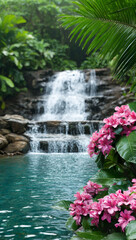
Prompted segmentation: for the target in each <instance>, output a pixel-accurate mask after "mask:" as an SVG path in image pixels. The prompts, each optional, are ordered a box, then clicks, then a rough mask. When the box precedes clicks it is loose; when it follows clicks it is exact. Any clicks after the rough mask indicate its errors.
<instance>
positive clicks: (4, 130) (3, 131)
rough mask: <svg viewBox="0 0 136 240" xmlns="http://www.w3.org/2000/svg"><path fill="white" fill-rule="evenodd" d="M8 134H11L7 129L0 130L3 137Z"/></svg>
mask: <svg viewBox="0 0 136 240" xmlns="http://www.w3.org/2000/svg"><path fill="white" fill-rule="evenodd" d="M9 133H11V131H10V130H9V129H5V128H2V129H0V134H2V135H4V136H5V135H7V134H9Z"/></svg>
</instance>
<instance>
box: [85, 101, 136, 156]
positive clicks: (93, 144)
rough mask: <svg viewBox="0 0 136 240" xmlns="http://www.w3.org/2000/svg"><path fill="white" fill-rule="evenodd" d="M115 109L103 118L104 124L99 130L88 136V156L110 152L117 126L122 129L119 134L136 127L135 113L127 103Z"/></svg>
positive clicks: (127, 133) (126, 133)
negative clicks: (109, 115)
mask: <svg viewBox="0 0 136 240" xmlns="http://www.w3.org/2000/svg"><path fill="white" fill-rule="evenodd" d="M115 111H116V112H115V113H114V114H113V115H112V116H111V117H109V118H106V119H104V120H103V122H104V123H105V125H104V126H103V127H102V128H101V129H100V131H99V132H97V131H96V132H94V133H93V135H92V137H91V138H90V144H89V146H88V152H89V155H90V157H92V156H93V155H94V154H96V155H98V154H99V153H100V152H102V153H103V155H106V154H109V153H110V150H111V149H112V143H113V140H114V139H115V135H116V132H115V130H116V129H117V128H119V127H121V128H122V131H121V133H120V134H121V135H126V136H128V135H129V134H130V133H131V132H132V131H133V130H135V129H136V126H135V123H136V113H135V112H134V111H131V110H130V108H129V106H128V105H122V106H121V107H116V108H115Z"/></svg>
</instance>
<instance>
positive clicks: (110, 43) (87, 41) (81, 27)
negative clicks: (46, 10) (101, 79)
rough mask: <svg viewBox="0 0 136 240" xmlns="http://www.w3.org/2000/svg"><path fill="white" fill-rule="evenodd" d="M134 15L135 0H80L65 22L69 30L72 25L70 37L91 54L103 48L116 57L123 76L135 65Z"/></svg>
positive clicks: (118, 71) (118, 74) (118, 73)
mask: <svg viewBox="0 0 136 240" xmlns="http://www.w3.org/2000/svg"><path fill="white" fill-rule="evenodd" d="M135 16H136V0H118V1H109V0H93V1H90V0H77V1H76V2H75V8H74V9H73V14H71V15H64V16H63V17H62V21H63V26H65V28H66V29H68V28H71V27H73V30H72V31H71V39H73V38H74V37H75V38H76V41H78V40H79V42H80V45H82V44H83V48H85V47H87V52H88V53H90V52H92V51H95V52H97V51H100V54H101V55H102V56H104V57H106V56H108V57H109V59H110V60H113V59H114V74H115V76H116V77H117V78H118V79H124V76H125V75H126V74H128V73H129V71H130V70H135V65H136V38H135V35H136V17H135ZM130 81H132V82H135V79H134V77H133V79H131V80H130ZM135 85H136V84H135Z"/></svg>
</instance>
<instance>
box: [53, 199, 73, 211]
mask: <svg viewBox="0 0 136 240" xmlns="http://www.w3.org/2000/svg"><path fill="white" fill-rule="evenodd" d="M71 203H72V202H71V201H65V200H62V201H60V202H58V203H56V205H55V206H53V207H52V208H54V209H57V210H67V211H68V210H69V207H70V204H71Z"/></svg>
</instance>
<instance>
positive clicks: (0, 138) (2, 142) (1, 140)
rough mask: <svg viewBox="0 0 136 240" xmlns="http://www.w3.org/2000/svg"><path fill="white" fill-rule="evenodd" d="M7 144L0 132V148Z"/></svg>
mask: <svg viewBox="0 0 136 240" xmlns="http://www.w3.org/2000/svg"><path fill="white" fill-rule="evenodd" d="M7 145H8V141H7V139H6V138H5V137H4V136H3V135H1V134H0V149H3V148H4V147H6V146H7Z"/></svg>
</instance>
